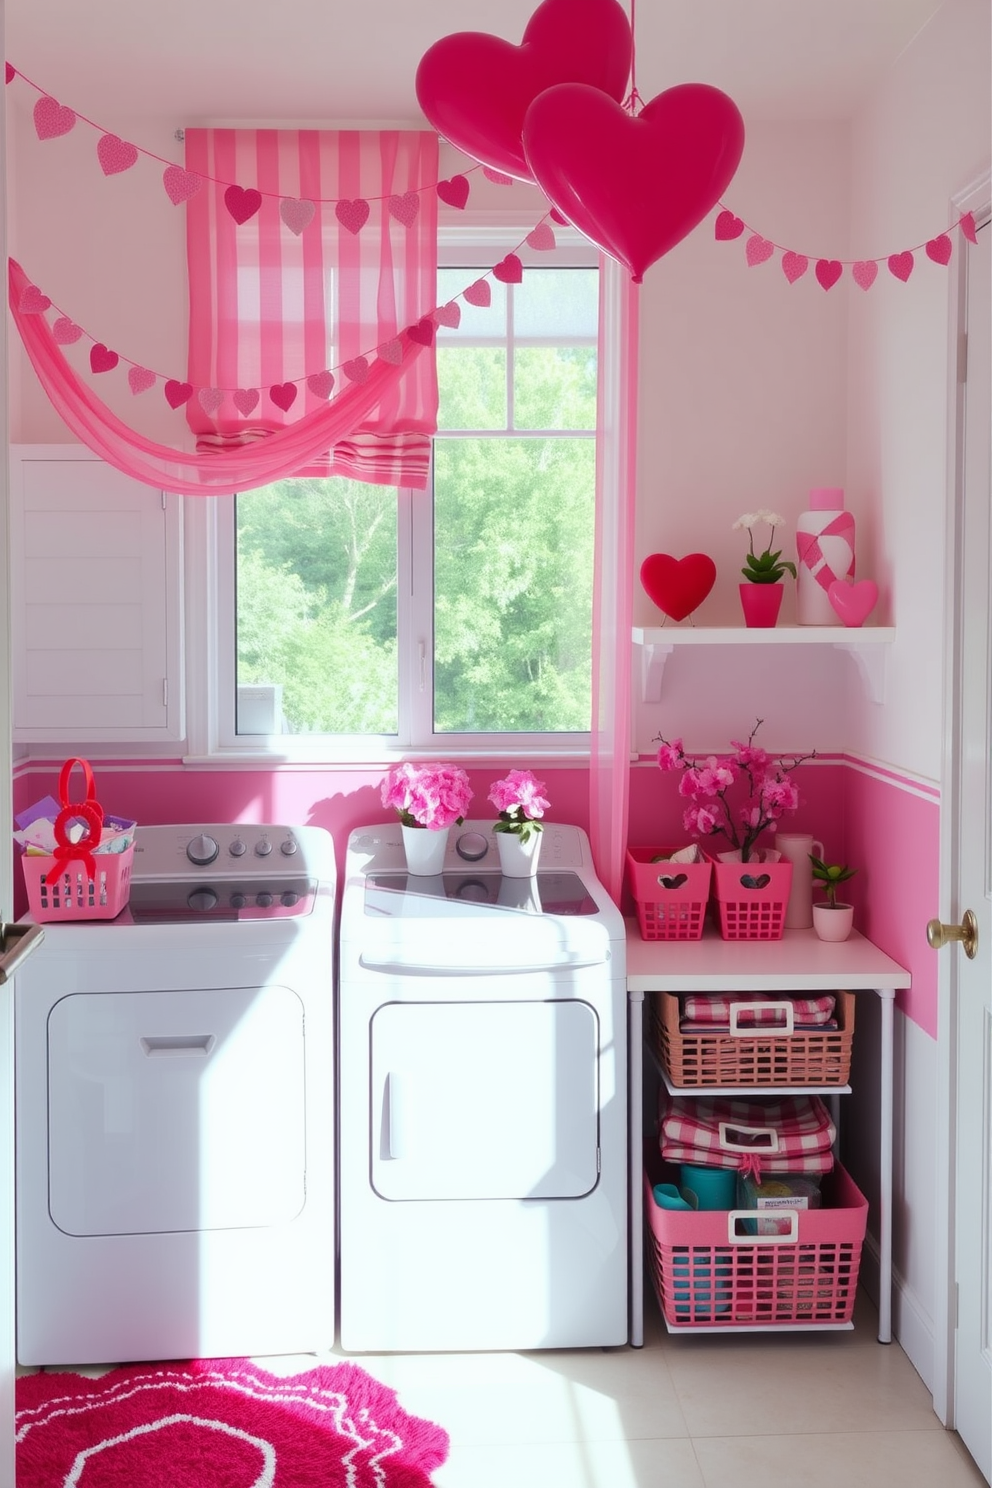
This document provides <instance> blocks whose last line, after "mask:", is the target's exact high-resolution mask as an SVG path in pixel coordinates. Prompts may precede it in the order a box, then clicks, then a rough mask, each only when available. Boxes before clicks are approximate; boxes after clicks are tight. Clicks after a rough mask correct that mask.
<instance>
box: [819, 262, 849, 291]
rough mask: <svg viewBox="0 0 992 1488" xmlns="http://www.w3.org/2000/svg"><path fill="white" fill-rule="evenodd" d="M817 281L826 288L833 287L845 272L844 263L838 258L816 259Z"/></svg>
mask: <svg viewBox="0 0 992 1488" xmlns="http://www.w3.org/2000/svg"><path fill="white" fill-rule="evenodd" d="M814 272H815V274H816V279H817V283H818V284H821V285H822V286H823V288H824V289H832V288H833V287H834V285H835V284H836V283H837V280H838V279H839V278H840V276H841V274H843V272H844V265H843V264H842V263H841V262H840V260H839V259H836V258H818V259H817V260H816V269H815V270H814Z"/></svg>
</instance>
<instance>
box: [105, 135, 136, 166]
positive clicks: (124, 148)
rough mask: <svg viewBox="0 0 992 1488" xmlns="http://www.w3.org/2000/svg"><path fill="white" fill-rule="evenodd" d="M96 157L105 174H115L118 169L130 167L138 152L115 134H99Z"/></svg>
mask: <svg viewBox="0 0 992 1488" xmlns="http://www.w3.org/2000/svg"><path fill="white" fill-rule="evenodd" d="M96 158H97V159H98V160H99V162H100V169H101V170H102V171H103V174H104V175H105V176H115V175H117V173H118V172H119V171H126V170H130V169H131V167H132V165H133V164H134V162H135V161H136V160H137V158H138V152H137V150H136V149H135V147H134V145H131V144H129V143H128V142H127V140H122V139H121V137H120V136H119V135H117V134H101V136H100V138H99V139H98V140H97V143H96Z"/></svg>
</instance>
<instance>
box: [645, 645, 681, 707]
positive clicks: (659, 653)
mask: <svg viewBox="0 0 992 1488" xmlns="http://www.w3.org/2000/svg"><path fill="white" fill-rule="evenodd" d="M674 650H675V647H674V646H673V645H672V643H671V642H668V643H667V644H666V643H665V642H663V641H644V642H643V644H642V645H641V699H642V701H643V702H645V703H660V702H661V679H662V678H663V677H664V675H665V662H666V661H667V660H668V658H669V657H670V656H671V654H672V652H673V651H674Z"/></svg>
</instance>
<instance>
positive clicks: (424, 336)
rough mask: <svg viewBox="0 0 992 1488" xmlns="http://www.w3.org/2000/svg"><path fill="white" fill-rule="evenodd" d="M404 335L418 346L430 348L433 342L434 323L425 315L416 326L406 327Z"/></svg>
mask: <svg viewBox="0 0 992 1488" xmlns="http://www.w3.org/2000/svg"><path fill="white" fill-rule="evenodd" d="M406 333H407V335H408V336H409V337H410V340H411V341H416V343H417V345H418V346H430V345H431V344H432V343H433V340H434V322H433V320H431V318H430V316H428V315H425V316H424V318H423V320H418V321H417V323H416V325H410V326H407V328H406Z"/></svg>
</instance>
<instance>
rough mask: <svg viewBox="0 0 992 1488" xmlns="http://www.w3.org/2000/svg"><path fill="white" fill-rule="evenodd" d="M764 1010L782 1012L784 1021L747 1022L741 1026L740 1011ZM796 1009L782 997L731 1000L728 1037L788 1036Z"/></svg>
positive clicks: (793, 1024)
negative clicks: (763, 999) (754, 1000)
mask: <svg viewBox="0 0 992 1488" xmlns="http://www.w3.org/2000/svg"><path fill="white" fill-rule="evenodd" d="M759 1008H760V1009H762V1011H764V1012H766V1013H767V1012H774V1013H782V1015H783V1016H784V1018H785V1022H784V1023H764V1024H761V1025H759V1024H757V1023H749V1024H748V1025H747V1026H746V1027H743V1028H742V1027H741V1021H740V1019H741V1014H742V1013H757V1012H758V1009H759ZM795 1026H796V1009H795V1006H794V1004H793V1003H792V1002H791V1001H790V1000H789V999H788V998H784V999H783V1000H782V1001H781V1002H732V1003H731V1004H730V1037H731V1038H789V1037H791V1035H792V1034H793V1032H794V1031H795Z"/></svg>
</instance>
